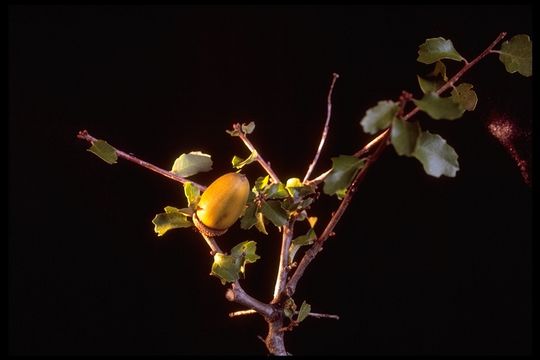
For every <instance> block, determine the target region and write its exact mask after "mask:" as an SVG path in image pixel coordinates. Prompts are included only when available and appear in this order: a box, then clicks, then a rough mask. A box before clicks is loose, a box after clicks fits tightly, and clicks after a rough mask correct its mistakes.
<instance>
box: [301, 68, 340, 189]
mask: <svg viewBox="0 0 540 360" xmlns="http://www.w3.org/2000/svg"><path fill="white" fill-rule="evenodd" d="M332 76H333V77H332V83H331V84H330V90H328V97H327V99H326V121H325V123H324V128H323V132H322V136H321V142H320V143H319V147H318V148H317V152H316V153H315V158H314V159H313V161H312V162H311V164H310V165H309V168H308V171H307V173H306V176H304V181H303V183H304V184H305V183H307V182H308V180H309V177H310V176H311V173H312V172H313V169H314V168H315V165H316V164H317V161H319V156H320V155H321V151H322V149H323V146H324V142H325V141H326V137H327V136H328V129H329V125H330V117H331V115H332V92H333V91H334V84H335V83H336V80H337V79H338V78H339V74H336V73H333V74H332Z"/></svg>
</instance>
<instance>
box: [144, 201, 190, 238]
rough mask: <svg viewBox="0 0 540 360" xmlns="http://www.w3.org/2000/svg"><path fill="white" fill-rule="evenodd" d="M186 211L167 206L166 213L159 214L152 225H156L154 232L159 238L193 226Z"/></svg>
mask: <svg viewBox="0 0 540 360" xmlns="http://www.w3.org/2000/svg"><path fill="white" fill-rule="evenodd" d="M185 210H186V209H177V208H175V207H173V206H167V207H165V212H164V213H161V214H157V215H156V216H155V217H154V219H153V220H152V223H153V224H154V231H155V232H156V233H157V234H158V236H162V235H163V234H165V233H166V232H167V231H169V230H172V229H178V228H185V227H190V226H193V224H192V223H191V222H190V221H189V220H188V217H187V216H186V213H185ZM188 210H189V209H188Z"/></svg>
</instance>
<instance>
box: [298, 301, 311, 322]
mask: <svg viewBox="0 0 540 360" xmlns="http://www.w3.org/2000/svg"><path fill="white" fill-rule="evenodd" d="M310 311H311V305H309V304H308V303H307V302H306V301H305V300H304V302H303V303H302V305H300V310H298V317H297V318H296V321H298V322H302V321H304V319H305V318H307V317H308V315H309V312H310Z"/></svg>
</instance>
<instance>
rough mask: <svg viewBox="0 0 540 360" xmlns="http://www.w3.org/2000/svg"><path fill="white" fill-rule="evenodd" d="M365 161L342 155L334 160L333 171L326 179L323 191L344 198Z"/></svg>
mask: <svg viewBox="0 0 540 360" xmlns="http://www.w3.org/2000/svg"><path fill="white" fill-rule="evenodd" d="M364 163H365V160H364V159H357V158H355V157H354V156H349V155H340V156H338V157H333V158H332V171H331V172H330V174H328V176H327V177H326V179H324V186H323V191H324V193H325V194H327V195H334V194H336V195H337V196H338V198H340V199H341V198H343V196H345V192H346V191H347V188H348V187H349V185H350V184H351V182H352V181H353V179H354V177H355V175H356V173H357V172H358V170H360V169H361V168H362V167H363V166H364Z"/></svg>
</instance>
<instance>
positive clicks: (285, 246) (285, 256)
mask: <svg viewBox="0 0 540 360" xmlns="http://www.w3.org/2000/svg"><path fill="white" fill-rule="evenodd" d="M293 228H294V220H291V221H290V222H289V223H288V224H286V225H284V226H283V234H282V236H281V252H280V254H279V265H278V266H279V268H278V274H277V277H276V285H275V287H274V299H273V300H272V303H276V302H278V301H279V298H280V295H281V293H282V292H283V290H284V289H285V284H286V283H287V274H288V273H289V248H290V246H291V240H292V237H293V231H294V230H293Z"/></svg>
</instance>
